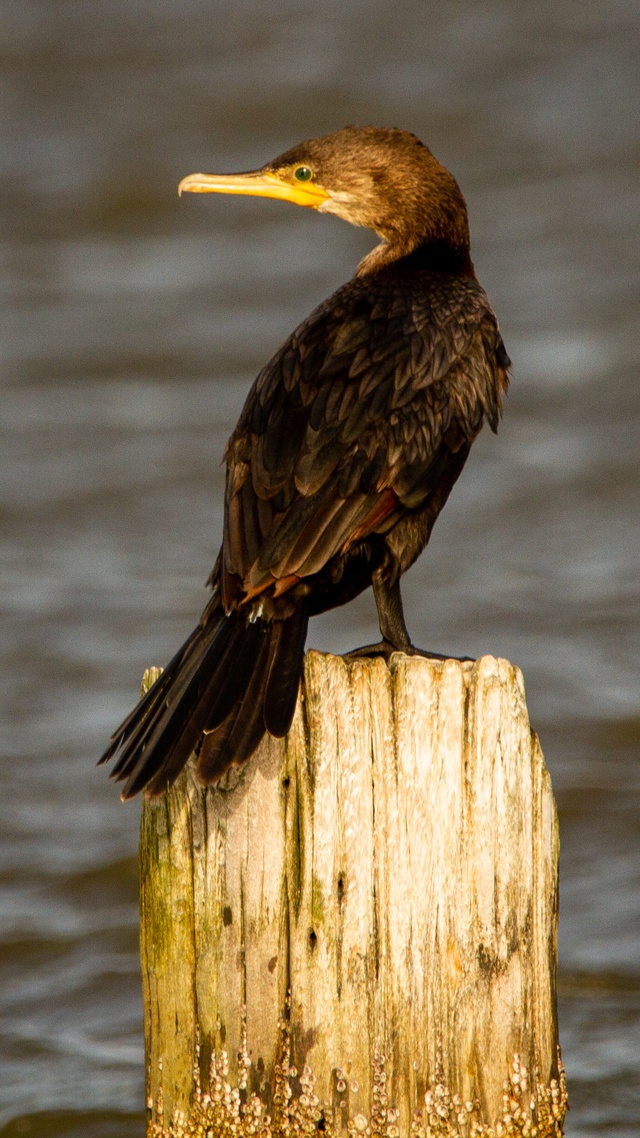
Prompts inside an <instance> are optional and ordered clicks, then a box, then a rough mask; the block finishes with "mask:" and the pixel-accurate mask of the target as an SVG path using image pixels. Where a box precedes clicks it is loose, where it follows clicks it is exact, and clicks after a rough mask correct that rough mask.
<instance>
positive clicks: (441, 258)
mask: <svg viewBox="0 0 640 1138" xmlns="http://www.w3.org/2000/svg"><path fill="white" fill-rule="evenodd" d="M389 269H393V270H397V271H398V272H407V273H410V272H419V271H422V272H432V273H453V274H454V275H456V276H463V277H475V270H474V268H473V261H472V260H471V252H470V249H469V246H468V245H462V246H457V247H456V246H455V245H452V244H451V243H450V242H448V241H443V240H438V239H432V240H428V241H425V242H423V243H422V244H420V245H418V246H417V247H416V248H415V249H411V250H409V251H408V252H405V251H404V250H402V249H398V248H397V247H394V246H393V245H391V244H389V243H387V242H386V241H383V242H382V243H381V244H380V245H376V247H375V249H372V250H371V252H370V253H368V254H367V256H366V257H365V258H364V259H363V260H362V261H361V262H360V264H359V265H358V268H357V270H356V276H358V277H363V276H369V275H377V274H378V273H381V272H383V271H384V270H389Z"/></svg>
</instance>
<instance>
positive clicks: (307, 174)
mask: <svg viewBox="0 0 640 1138" xmlns="http://www.w3.org/2000/svg"><path fill="white" fill-rule="evenodd" d="M293 176H294V178H296V179H297V180H298V182H308V181H309V180H310V178H311V177H312V174H311V170H310V169H309V167H308V166H298V167H297V169H296V170H294V171H293Z"/></svg>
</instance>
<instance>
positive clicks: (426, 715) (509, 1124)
mask: <svg viewBox="0 0 640 1138" xmlns="http://www.w3.org/2000/svg"><path fill="white" fill-rule="evenodd" d="M140 855H141V906H142V977H143V988H144V1009H145V1036H146V1052H147V1063H148V1076H147V1106H148V1112H149V1131H148V1133H149V1134H150V1135H164V1134H169V1132H170V1133H171V1135H178V1134H202V1135H209V1134H210V1135H211V1136H212V1138H218V1135H222V1134H225V1135H232V1134H233V1135H242V1136H244V1135H246V1136H248V1135H251V1134H259V1135H261V1138H270V1136H274V1138H275V1136H276V1135H278V1136H279V1135H293V1134H296V1135H297V1134H298V1133H299V1134H301V1135H302V1134H311V1133H313V1132H315V1131H316V1130H324V1131H328V1132H329V1133H330V1134H332V1135H337V1134H339V1133H341V1132H342V1133H349V1134H351V1135H352V1138H353V1136H356V1135H358V1134H363V1135H369V1134H371V1135H373V1136H374V1138H377V1136H380V1138H382V1136H383V1135H384V1136H385V1138H398V1136H405V1135H409V1134H411V1135H412V1136H413V1138H429V1136H436V1135H447V1136H448V1138H455V1136H457V1135H460V1138H470V1136H472V1135H477V1136H480V1135H484V1134H489V1133H490V1131H489V1129H488V1128H489V1127H493V1128H496V1129H495V1133H496V1134H498V1135H499V1134H501V1133H504V1134H505V1135H507V1134H515V1135H520V1134H522V1135H529V1134H531V1135H537V1138H544V1136H546V1135H559V1134H561V1133H562V1122H563V1117H564V1112H565V1109H566V1091H565V1085H564V1072H563V1069H562V1064H561V1063H560V1060H559V1052H558V1036H557V1020H556V992H555V976H556V931H557V911H558V909H557V897H558V892H557V866H558V829H557V819H556V812H555V805H554V801H553V796H552V792H551V785H550V780H549V776H548V773H547V771H546V768H545V766H544V760H543V757H542V753H541V751H540V747H539V745H538V741H537V738H536V736H535V735H534V734H533V733H532V731H531V728H530V725H529V719H528V715H527V709H526V704H525V696H524V685H523V681H522V676H521V673H520V672H519V670H518V669H517V668H514V667H512V665H511V664H509V663H508V662H507V661H505V660H495V659H493V658H492V657H484V658H482V659H480V660H478V661H477V662H475V663H473V664H471V663H468V664H466V663H459V662H457V661H453V660H448V661H445V662H442V663H441V662H436V661H433V662H432V661H428V660H424V659H420V658H408V657H406V656H402V655H397V656H394V657H393V658H392V660H391V663H390V665H389V666H387V665H386V664H385V663H384V662H383V661H382V660H362V661H355V662H347V661H345V660H343V659H341V658H339V657H332V656H327V655H322V654H320V653H317V652H309V653H308V655H307V658H306V664H305V677H304V685H303V689H302V697H301V699H300V700H299V702H298V708H297V711H296V717H295V720H294V724H293V727H292V729H291V731H290V733H289V736H288V737H287V739H286V740H284V741H282V742H276V741H274V740H271V739H267V740H265V742H264V743H263V745H262V746H261V748H260V749H259V751H258V752H257V753H256V755H254V757H253V759H252V760H251V761H250V762H249V763H248V764H247V766H246V767H245V768H244V769H243V770H242V771H240V772H237V773H236V774H235V777H234V778H233V779H228V781H227V783H226V784H225V785H224V786H218V787H216V788H212V789H209V790H207V791H204V790H203V789H202V788H201V787H199V786H198V785H197V784H196V782H195V779H194V777H193V774H192V772H191V771H190V770H187V771H186V772H185V773H184V774H183V775H182V776H181V778H180V780H179V781H178V783H177V784H176V786H175V787H174V788H173V789H172V790H171V791H170V792H169V793H167V794H166V795H164V796H163V797H162V798H161V799H159V800H156V801H153V802H146V803H145V805H144V810H143V819H142V835H141V847H140ZM170 1126H171V1130H170V1129H169V1128H170ZM474 1127H475V1129H474ZM535 1127H537V1130H536V1129H535ZM501 1128H502V1129H501ZM493 1132H494V1131H491V1133H493Z"/></svg>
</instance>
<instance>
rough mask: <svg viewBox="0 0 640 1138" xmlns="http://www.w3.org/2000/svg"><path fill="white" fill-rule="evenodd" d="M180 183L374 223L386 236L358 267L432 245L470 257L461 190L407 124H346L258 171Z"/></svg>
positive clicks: (369, 269) (354, 221)
mask: <svg viewBox="0 0 640 1138" xmlns="http://www.w3.org/2000/svg"><path fill="white" fill-rule="evenodd" d="M178 190H179V192H180V193H183V192H184V191H189V192H191V193H223V194H250V195H255V196H258V197H267V198H278V199H280V200H281V201H289V202H293V203H295V204H296V205H303V206H308V207H310V208H312V209H317V210H318V212H320V213H333V214H335V215H336V216H337V217H341V218H343V220H344V221H349V222H350V223H351V224H352V225H359V226H363V227H365V228H367V229H372V230H373V231H374V232H375V233H377V234H378V235H379V236H380V237H382V239H383V241H382V244H381V245H379V246H378V247H377V248H376V249H374V250H373V251H372V252H371V253H369V254H368V256H367V257H365V259H364V261H363V262H362V263H361V265H360V266H359V270H358V272H359V273H366V272H372V271H376V270H377V269H380V268H382V267H383V266H384V265H388V264H389V263H391V262H393V261H397V260H398V259H399V258H401V257H406V256H408V255H411V254H413V253H414V252H415V251H416V250H418V249H420V248H422V247H426V246H429V245H433V246H438V247H450V248H451V249H452V250H455V251H456V254H459V255H460V257H461V259H462V261H465V260H466V261H468V255H469V227H468V220H467V210H466V206H465V202H464V198H463V196H462V193H461V192H460V189H459V187H458V185H457V183H456V181H455V179H454V178H453V176H452V175H451V174H450V173H449V171H448V170H446V169H445V167H444V166H442V165H441V164H440V163H439V162H438V161H437V159H436V158H434V156H433V154H432V153H431V151H430V150H428V149H427V147H426V146H424V144H423V143H422V142H420V140H419V139H418V138H416V136H415V135H413V134H409V133H408V132H407V131H403V130H390V129H383V128H380V127H353V126H349V127H345V128H344V129H343V130H338V131H335V132H334V133H333V134H325V135H322V136H321V137H319V138H311V139H309V140H308V141H307V142H301V143H299V144H298V145H297V146H294V147H292V148H291V150H287V151H285V153H284V154H281V155H280V156H279V157H278V158H274V159H273V160H272V161H271V162H267V163H266V165H264V166H263V167H261V169H259V170H253V171H250V172H249V173H245V174H189V175H188V176H187V177H186V178H183V179H182V181H181V182H180V185H179V187H178ZM469 263H470V262H469Z"/></svg>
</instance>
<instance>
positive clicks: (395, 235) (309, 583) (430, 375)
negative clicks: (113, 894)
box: [100, 126, 511, 800]
mask: <svg viewBox="0 0 640 1138" xmlns="http://www.w3.org/2000/svg"><path fill="white" fill-rule="evenodd" d="M178 189H179V193H180V194H182V193H185V192H189V193H223V194H245V195H253V196H258V197H266V198H275V199H277V200H280V201H285V202H291V203H294V204H296V205H299V206H303V207H307V208H311V209H315V210H316V211H317V212H318V213H328V214H333V215H335V216H337V217H339V218H342V219H343V220H345V221H347V222H350V223H351V224H352V225H356V226H363V227H365V228H368V229H370V230H372V231H373V232H374V233H375V234H376V235H377V236H378V237H379V238H380V241H379V243H378V244H377V245H375V247H374V248H373V249H372V250H371V251H370V252H369V253H368V254H367V255H366V256H365V257H364V259H363V260H362V261H361V262H360V264H359V265H358V267H357V269H356V271H355V274H354V276H353V277H352V278H351V279H350V280H349V281H348V282H347V283H346V284H344V285H342V287H340V288H338V289H337V291H336V292H334V293H333V295H331V296H330V297H329V298H328V299H327V300H325V301H324V302H323V303H321V304H320V305H319V306H318V307H317V308H316V309H315V310H314V311H313V312H312V313H311V314H310V315H309V316H308V317H307V318H306V319H305V320H303V321H302V323H301V324H300V325H299V326H298V327H297V328H296V329H295V331H294V332H292V334H291V335H290V336H289V338H288V339H287V340H286V342H285V343H284V344H283V345H282V347H281V348H280V349H279V351H277V352H276V354H275V355H274V356H273V358H272V359H271V360H270V362H269V363H267V364H266V366H265V367H264V368H263V369H262V370H261V371H260V373H259V374H258V376H257V378H256V380H255V382H254V384H253V386H252V387H251V389H250V391H249V394H248V396H247V399H246V402H245V404H244V408H243V410H242V412H241V415H240V419H239V421H238V424H237V426H236V428H235V430H234V432H233V434H232V435H231V438H230V439H229V442H228V444H227V447H226V451H225V460H226V483H225V502H224V530H223V539H222V546H221V549H220V552H219V555H218V558H217V560H216V563H215V565H214V568H213V570H212V572H211V575H210V577H209V579H208V582H207V585H208V586H209V587H210V589H211V595H210V598H209V600H208V603H207V605H206V607H205V609H204V612H203V614H202V616H201V618H200V621H199V623H198V624H197V626H196V628H195V629H194V631H193V632H192V633H191V635H190V636H189V637H188V639H187V640H186V642H185V643H184V644H183V645H182V647H181V648H180V649H179V650H178V652H177V653H176V654H175V655H174V657H173V659H172V660H171V661H170V662H169V664H168V665H167V667H166V668H165V669H164V671H163V672H162V673H161V674H160V676H159V678H158V679H157V680H156V682H155V683H154V684H153V686H152V687H151V688H150V690H149V691H148V692H147V693H146V695H144V697H143V698H142V699H141V700H140V701H139V703H138V704H137V706H136V707H135V708H134V709H133V711H132V712H131V713H130V715H128V716H127V718H126V719H125V720H124V722H123V723H122V724H121V725H120V727H119V728H118V729H117V731H115V733H114V734H113V736H112V738H111V741H110V744H109V746H108V748H107V750H106V751H105V753H104V754H103V756H102V758H101V759H100V762H106V761H107V760H110V759H114V758H115V763H114V765H113V767H112V769H111V777H113V778H115V779H116V780H117V781H120V782H124V784H125V785H124V788H123V790H122V798H123V800H126V799H129V798H131V797H133V796H134V795H136V794H137V793H138V792H140V791H144V793H145V795H146V796H147V797H155V796H157V795H160V794H162V793H163V792H164V791H165V790H166V789H167V788H168V787H169V786H171V785H172V784H173V782H174V781H175V779H176V778H177V776H178V775H179V773H180V772H181V770H182V769H183V767H184V766H185V764H186V762H187V760H188V759H189V757H190V756H191V755H192V754H195V770H196V775H197V777H198V779H199V781H200V782H201V783H202V784H204V785H210V784H213V783H216V782H217V781H218V780H219V779H220V778H221V776H222V775H223V774H224V773H225V772H226V771H227V770H228V769H229V768H230V767H231V766H232V765H235V766H237V767H241V766H242V765H243V764H244V763H246V761H247V760H248V759H249V758H250V757H251V755H252V754H253V753H254V751H255V750H256V748H257V746H258V744H259V743H260V741H261V740H262V738H263V737H264V735H265V734H267V733H268V734H269V735H271V736H273V737H275V738H282V737H284V736H285V735H286V734H287V732H288V730H289V728H290V726H291V723H292V720H293V715H294V712H295V707H296V702H297V698H298V692H299V686H300V679H301V675H302V669H303V661H304V646H305V639H306V635H307V628H308V623H309V620H310V618H311V617H313V616H315V615H317V614H319V613H322V612H325V611H327V610H329V609H333V608H336V607H337V606H339V605H343V604H346V603H347V602H349V601H350V600H352V599H353V598H354V597H356V596H357V595H358V594H360V593H361V592H363V591H364V590H365V589H368V588H369V587H372V589H373V596H374V599H375V603H376V607H377V612H378V622H379V626H380V634H381V639H380V641H379V642H378V643H376V644H371V645H365V646H363V647H362V648H360V649H355V650H354V652H353V653H351V654H350V655H352V656H355V657H357V656H382V657H383V658H384V659H386V660H389V659H390V656H391V655H392V654H393V653H394V652H403V653H406V654H409V655H424V656H438V654H437V653H431V652H428V651H426V650H422V649H419V648H416V647H415V646H414V645H413V644H412V641H411V639H410V636H409V633H408V630H407V626H406V622H405V617H404V612H403V605H402V597H401V593H400V578H401V576H402V574H403V573H404V572H405V571H406V570H407V569H408V568H409V567H410V566H411V565H412V564H413V562H414V561H415V560H416V558H417V557H418V556H419V554H420V553H421V552H422V551H423V549H424V547H425V546H426V544H427V542H428V541H429V537H430V535H431V531H432V528H433V525H434V523H435V521H436V519H437V517H438V515H439V514H440V512H441V510H442V508H443V506H444V505H445V502H446V501H447V498H448V496H449V493H450V491H451V489H452V488H453V485H454V483H455V482H456V480H457V478H458V476H459V475H460V473H461V471H462V468H463V466H464V464H465V462H466V459H467V456H468V454H469V451H470V448H471V445H472V443H473V442H474V440H475V438H476V437H477V435H478V433H479V431H480V430H481V428H482V426H483V424H484V423H485V421H486V422H487V423H488V425H489V427H490V428H491V430H493V431H494V432H496V431H497V428H498V422H499V419H500V416H501V414H502V402H503V396H504V394H505V392H506V390H507V387H508V382H509V369H510V364H511V361H510V360H509V357H508V355H507V352H506V349H505V346H504V343H503V340H502V337H501V334H500V330H499V327H498V323H497V320H496V317H495V315H494V313H493V311H492V309H491V306H490V304H489V301H488V299H487V296H486V294H485V292H484V290H483V289H482V287H481V285H480V284H479V282H478V280H477V277H476V274H475V270H474V267H473V263H472V260H471V252H470V238H469V223H468V215H467V208H466V204H465V200H464V197H463V195H462V192H461V190H460V188H459V186H458V184H457V182H456V180H455V178H454V177H453V175H452V174H451V173H450V172H449V171H448V170H447V169H446V168H445V167H444V166H443V165H442V164H441V163H440V162H439V161H438V160H437V159H436V158H435V157H434V155H433V154H432V153H431V151H430V150H429V149H428V147H427V146H426V145H425V144H424V143H422V142H421V141H420V140H419V139H418V138H417V136H416V135H414V134H412V133H409V132H408V131H405V130H400V129H397V128H382V127H374V126H369V127H356V126H348V127H345V128H343V129H340V130H337V131H334V132H333V133H331V134H326V135H323V136H320V137H317V138H312V139H309V140H307V141H305V142H302V143H300V144H298V145H296V146H294V147H292V148H291V149H289V150H287V151H285V152H284V153H283V154H280V155H279V156H278V157H277V158H275V159H273V160H271V161H269V162H267V163H266V165H264V166H262V167H261V168H259V169H257V170H252V171H250V172H247V173H241V174H221V175H218V174H190V175H188V176H187V177H186V178H183V180H182V181H181V182H180V185H179V187H178ZM439 658H441V659H442V658H446V657H439Z"/></svg>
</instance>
